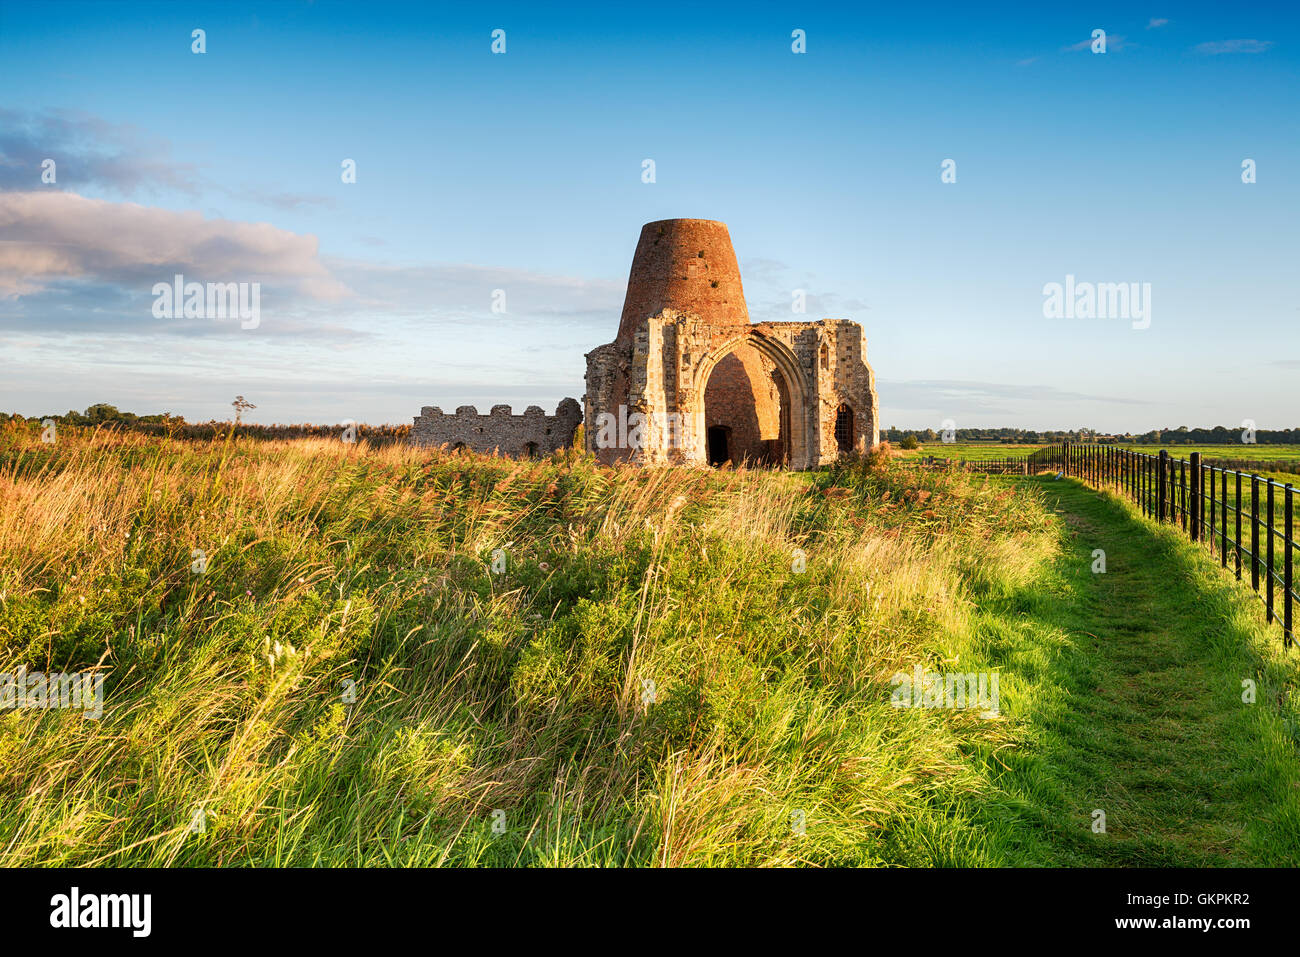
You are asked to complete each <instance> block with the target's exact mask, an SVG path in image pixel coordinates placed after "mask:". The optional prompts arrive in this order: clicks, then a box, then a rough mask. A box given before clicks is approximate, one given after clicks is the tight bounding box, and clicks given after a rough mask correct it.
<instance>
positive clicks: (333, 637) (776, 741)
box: [0, 428, 1300, 866]
mask: <svg viewBox="0 0 1300 957" xmlns="http://www.w3.org/2000/svg"><path fill="white" fill-rule="evenodd" d="M936 454H937V453H936ZM1098 542H1101V543H1103V547H1106V548H1107V549H1108V554H1109V555H1110V562H1111V568H1110V570H1109V573H1108V574H1106V575H1097V574H1094V573H1092V572H1091V571H1090V570H1089V569H1090V564H1091V562H1092V557H1091V556H1092V549H1093V548H1094V547H1096V546H1097V544H1098ZM0 593H2V595H3V597H0V672H4V671H13V670H14V669H16V668H17V667H19V666H26V667H28V668H29V669H32V670H42V671H48V672H53V671H80V670H96V671H97V672H99V673H102V674H103V675H104V677H105V684H104V688H105V701H104V713H103V716H102V718H101V719H99V720H93V719H88V718H86V717H84V716H82V715H81V714H79V713H75V712H71V711H67V710H54V709H51V710H38V709H26V710H22V709H19V710H11V711H6V712H0V797H2V800H0V865H5V866H28V865H97V864H115V865H182V866H239V865H253V866H268V865H294V866H309V865H328V866H357V865H378V866H383V865H453V866H471V865H498V866H508V865H543V866H546V865H634V866H674V865H688V866H698V865H750V866H783V865H796V864H808V865H818V866H835V865H914V866H933V865H960V866H1006V865H1098V864H1100V865H1131V864H1156V865H1163V864H1181V865H1210V864H1246V865H1263V864H1289V865H1295V864H1300V758H1298V752H1300V714H1298V712H1297V705H1296V699H1295V690H1296V687H1297V682H1298V681H1300V670H1298V669H1297V665H1296V654H1295V653H1294V652H1291V653H1287V652H1285V651H1283V650H1282V648H1281V642H1280V641H1279V639H1278V635H1277V631H1276V629H1275V628H1274V629H1269V628H1268V627H1266V626H1265V625H1264V624H1263V623H1262V622H1261V620H1260V618H1259V615H1258V610H1257V609H1256V608H1255V607H1254V605H1253V604H1252V602H1253V599H1252V598H1251V597H1250V595H1249V591H1248V590H1247V591H1245V592H1243V590H1242V589H1241V588H1240V587H1239V586H1238V585H1237V584H1236V583H1234V582H1232V581H1230V580H1229V579H1228V578H1227V577H1226V576H1225V575H1223V574H1222V573H1221V572H1220V570H1219V569H1218V568H1216V567H1215V566H1214V564H1213V563H1212V562H1211V561H1210V560H1209V559H1208V557H1207V556H1205V555H1204V554H1203V553H1202V552H1201V551H1199V550H1198V549H1196V548H1195V547H1194V546H1192V545H1190V544H1189V543H1187V542H1186V541H1184V540H1183V539H1182V538H1181V537H1179V536H1178V535H1177V534H1176V533H1174V532H1173V531H1172V530H1170V529H1167V528H1157V527H1155V526H1154V525H1151V524H1150V523H1147V522H1145V521H1144V520H1142V519H1141V518H1139V517H1137V516H1135V515H1134V513H1133V512H1132V510H1131V509H1130V508H1129V507H1127V506H1125V505H1123V504H1122V503H1120V502H1118V501H1117V500H1115V499H1113V498H1110V497H1108V496H1104V495H1098V494H1096V493H1095V492H1093V491H1091V490H1088V489H1084V488H1082V487H1081V486H1079V485H1077V484H1076V483H1074V482H1070V481H1068V480H1067V481H1064V482H1053V481H1051V480H1050V479H1048V478H1040V477H1031V478H1027V479H1010V478H1005V479H1004V478H1000V477H993V478H990V477H985V476H970V475H965V474H961V473H940V472H922V471H920V470H916V469H914V468H910V467H908V466H906V465H905V464H902V463H900V462H899V461H897V460H894V459H892V458H891V457H889V456H888V455H884V454H878V455H875V456H872V457H868V458H861V459H848V460H845V461H843V462H842V463H841V464H840V465H837V466H835V467H832V468H827V469H824V470H821V471H818V472H814V473H802V474H794V473H786V472H779V471H746V470H743V469H742V470H734V471H733V470H725V471H714V470H708V469H689V470H688V469H644V470H638V469H610V468H602V467H598V466H596V465H595V464H594V463H593V462H592V461H591V460H590V459H589V458H587V457H585V456H584V455H582V454H580V453H577V452H568V453H559V454H557V455H556V456H554V457H552V458H550V459H548V460H544V461H535V462H515V461H508V460H502V459H497V458H491V457H486V456H476V455H470V454H465V453H457V454H447V453H441V452H424V451H414V450H411V449H407V448H404V447H401V446H388V447H384V448H373V447H370V446H368V445H367V444H366V443H364V442H362V443H359V444H357V445H345V444H343V443H340V442H337V441H329V440H326V439H305V440H297V441H254V440H249V439H246V438H239V437H232V438H230V439H227V440H224V441H222V440H213V441H184V440H178V439H166V438H153V437H146V436H140V435H127V434H116V433H112V432H105V431H103V430H100V431H98V432H94V431H89V430H87V431H84V432H83V431H79V430H75V429H73V430H68V431H67V432H66V433H61V434H60V437H59V441H58V443H57V444H54V445H46V444H42V443H41V442H40V441H39V439H38V438H37V437H36V435H35V433H33V432H31V431H29V430H25V429H18V428H10V429H7V430H4V431H0ZM918 665H919V666H921V667H922V668H923V669H926V670H930V671H935V672H939V673H944V672H954V671H957V672H968V673H976V672H978V673H990V672H991V673H996V674H998V676H999V677H1000V684H999V695H1000V700H999V705H998V708H997V709H996V713H995V714H982V713H979V712H977V711H973V710H969V709H961V708H931V707H924V708H918V707H908V708H899V707H894V706H893V703H892V702H891V693H892V691H893V690H894V681H893V677H892V676H894V675H896V674H899V673H912V672H913V669H914V668H915V667H916V666H918ZM1244 679H1249V681H1251V682H1253V683H1254V685H1255V686H1256V687H1257V689H1258V694H1257V698H1255V699H1254V700H1253V702H1252V703H1249V704H1247V703H1245V702H1244V701H1243V700H1242V687H1243V685H1242V682H1243V680H1244ZM1098 811H1102V812H1104V814H1103V818H1104V827H1103V828H1102V830H1100V831H1099V830H1097V821H1098V816H1097V812H1098Z"/></svg>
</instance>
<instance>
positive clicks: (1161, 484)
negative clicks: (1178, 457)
mask: <svg viewBox="0 0 1300 957" xmlns="http://www.w3.org/2000/svg"><path fill="white" fill-rule="evenodd" d="M1168 461H1169V453H1168V452H1167V451H1165V450H1164V449H1161V450H1160V471H1159V474H1158V475H1157V476H1156V519H1157V520H1159V521H1161V522H1163V521H1164V520H1165V486H1166V485H1167V484H1168V481H1167V479H1166V476H1165V472H1166V471H1168V470H1167V469H1166V468H1165V463H1166V462H1168Z"/></svg>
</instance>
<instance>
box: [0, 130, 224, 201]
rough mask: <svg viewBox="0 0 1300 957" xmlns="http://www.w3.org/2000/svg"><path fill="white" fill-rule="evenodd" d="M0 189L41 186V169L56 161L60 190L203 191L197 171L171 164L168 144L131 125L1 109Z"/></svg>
mask: <svg viewBox="0 0 1300 957" xmlns="http://www.w3.org/2000/svg"><path fill="white" fill-rule="evenodd" d="M0 131H2V132H0V188H4V189H34V188H36V187H38V186H40V185H41V173H42V167H41V164H42V162H43V161H45V160H46V159H52V160H54V162H55V172H56V182H55V185H56V186H61V185H62V184H64V183H69V184H76V185H77V186H78V187H79V188H82V189H84V188H86V187H90V186H95V187H99V188H103V189H109V190H113V191H116V192H119V193H122V194H133V193H138V192H141V191H143V190H146V189H148V188H154V189H157V188H164V189H171V190H176V191H179V192H181V193H185V194H187V195H191V196H194V195H197V194H198V192H199V176H198V170H197V169H196V167H195V166H194V165H193V164H190V163H181V162H177V161H175V160H174V159H172V156H171V146H170V145H169V144H168V142H167V141H166V140H165V139H162V138H160V137H151V136H148V135H147V134H145V133H144V132H143V131H142V130H140V129H139V128H138V127H136V126H133V125H132V124H129V123H110V122H108V121H106V120H103V119H100V118H99V117H97V116H94V115H92V114H90V113H86V112H83V111H80V110H50V111H48V112H45V113H41V114H36V113H28V112H22V111H19V110H9V109H0Z"/></svg>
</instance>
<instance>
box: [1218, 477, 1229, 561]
mask: <svg viewBox="0 0 1300 957" xmlns="http://www.w3.org/2000/svg"><path fill="white" fill-rule="evenodd" d="M1219 513H1220V514H1219V565H1220V566H1221V567H1223V568H1227V567H1228V470H1227V469H1224V470H1223V481H1222V482H1221V483H1220V486H1219Z"/></svg>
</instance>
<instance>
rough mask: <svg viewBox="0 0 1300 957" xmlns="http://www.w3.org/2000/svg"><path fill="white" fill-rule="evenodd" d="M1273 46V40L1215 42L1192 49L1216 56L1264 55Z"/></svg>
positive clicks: (1198, 45) (1201, 44)
mask: <svg viewBox="0 0 1300 957" xmlns="http://www.w3.org/2000/svg"><path fill="white" fill-rule="evenodd" d="M1272 46H1273V41H1272V40H1215V41H1213V42H1211V43H1198V44H1197V45H1196V46H1194V47H1192V49H1193V50H1195V51H1196V52H1197V53H1208V54H1210V55H1211V56H1216V55H1218V54H1220V53H1263V52H1264V51H1265V50H1267V49H1269V48H1270V47H1272Z"/></svg>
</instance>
